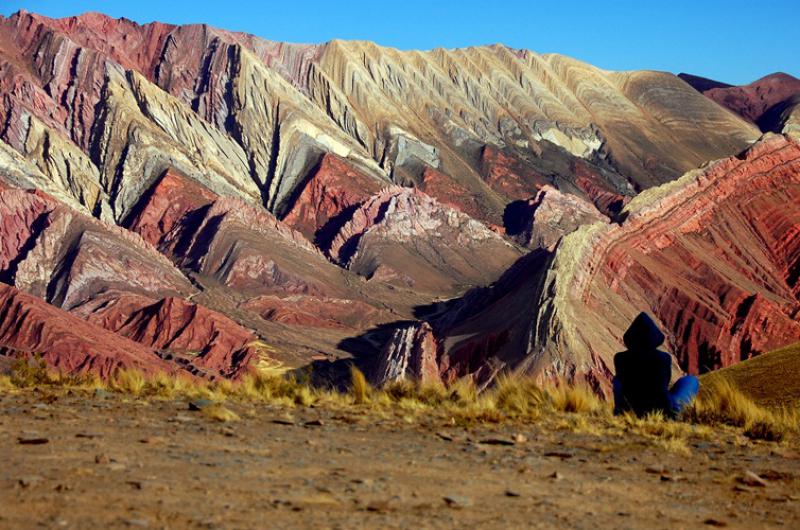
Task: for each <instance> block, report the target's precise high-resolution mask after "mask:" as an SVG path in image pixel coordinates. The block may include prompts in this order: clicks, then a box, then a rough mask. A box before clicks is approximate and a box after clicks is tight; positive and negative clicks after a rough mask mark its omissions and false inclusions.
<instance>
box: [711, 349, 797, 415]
mask: <svg viewBox="0 0 800 530" xmlns="http://www.w3.org/2000/svg"><path fill="white" fill-rule="evenodd" d="M720 377H721V378H724V379H727V380H729V381H731V382H733V383H734V384H735V385H736V386H737V387H739V388H740V389H741V390H742V391H744V392H746V393H747V394H748V395H750V396H751V397H752V398H753V399H755V400H756V401H757V402H758V403H759V404H762V405H767V406H797V405H800V343H796V344H792V345H791V346H787V347H785V348H781V349H780V350H776V351H773V352H770V353H765V354H763V355H759V356H758V357H754V358H753V359H750V360H748V361H744V362H741V363H739V364H736V365H733V366H729V367H728V368H723V369H722V370H717V371H716V372H711V373H709V374H706V375H705V376H703V378H702V380H703V381H711V380H713V379H715V378H720Z"/></svg>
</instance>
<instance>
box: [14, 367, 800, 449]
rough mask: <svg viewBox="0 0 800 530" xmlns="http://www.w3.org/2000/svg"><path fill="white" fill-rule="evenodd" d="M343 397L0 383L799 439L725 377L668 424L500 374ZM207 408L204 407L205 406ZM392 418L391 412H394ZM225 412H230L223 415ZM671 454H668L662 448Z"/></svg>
mask: <svg viewBox="0 0 800 530" xmlns="http://www.w3.org/2000/svg"><path fill="white" fill-rule="evenodd" d="M350 377H351V380H350V385H349V388H348V389H347V391H346V392H339V391H336V390H331V389H324V388H315V387H313V386H312V385H311V384H310V383H309V378H308V377H307V376H306V375H305V374H303V373H299V374H298V373H296V372H295V373H292V374H286V373H280V372H279V371H278V370H274V371H273V370H264V371H255V372H254V373H252V374H248V375H246V376H245V377H243V378H242V379H241V380H239V381H228V380H220V381H215V382H208V381H204V380H201V379H197V378H191V377H187V376H183V377H176V376H174V375H169V374H163V373H162V374H156V375H145V374H143V373H141V372H138V371H135V370H120V371H118V372H117V373H115V374H114V376H113V377H112V378H111V379H110V381H108V382H107V383H103V382H101V381H99V380H98V379H97V378H96V377H90V376H85V377H84V376H80V377H68V376H63V375H60V374H52V373H50V372H48V371H47V370H46V369H45V368H44V366H43V364H42V363H40V362H39V361H37V360H33V361H25V362H18V363H15V365H14V368H13V371H12V373H11V375H10V376H2V377H0V391H12V390H13V389H16V388H27V387H32V386H33V387H35V386H57V387H63V388H76V389H94V388H100V387H104V388H107V389H109V390H112V391H115V392H118V393H121V394H125V395H129V396H133V397H136V398H144V399H147V398H152V399H194V398H198V397H204V398H207V399H210V400H212V401H214V402H218V403H222V402H225V401H227V400H231V401H238V402H246V403H253V402H263V403H269V404H271V405H276V406H284V407H295V406H302V407H308V406H323V407H327V408H331V409H343V410H347V409H350V408H352V407H354V406H357V407H358V408H359V410H361V411H363V412H364V413H368V412H369V413H375V414H379V415H384V414H392V413H400V414H403V415H405V417H407V418H410V421H414V418H426V417H432V416H433V417H439V418H441V419H444V420H446V421H448V422H449V423H451V424H454V425H465V426H466V425H471V424H475V423H499V422H504V421H514V422H523V423H524V422H537V421H548V422H549V423H548V425H551V426H552V427H553V428H558V429H569V430H571V431H575V432H582V433H586V434H592V435H598V436H600V435H608V434H610V433H611V434H613V433H616V434H625V433H629V434H637V435H640V436H643V437H645V438H649V439H652V440H654V441H659V443H660V444H663V445H664V447H666V448H668V449H670V450H676V451H684V450H687V449H686V443H685V442H686V440H687V439H689V438H691V437H700V438H708V437H709V436H710V432H711V427H717V426H731V427H734V428H738V429H741V432H742V433H744V434H745V435H747V436H748V437H750V438H752V439H760V440H769V441H781V440H785V439H786V438H787V437H788V436H791V435H796V434H797V433H798V430H800V428H798V413H797V412H796V411H789V410H788V409H767V408H765V407H762V406H760V405H758V404H757V403H755V402H754V401H753V400H752V399H750V398H749V397H748V396H747V395H745V394H744V393H742V392H741V391H739V390H738V389H737V388H736V387H735V386H734V385H733V384H732V383H731V382H729V381H728V380H726V379H722V378H717V379H709V380H704V382H703V384H702V385H701V387H702V388H701V393H700V396H699V397H698V399H697V400H696V401H695V402H694V403H693V404H692V405H691V406H690V407H689V408H688V410H687V411H686V412H685V413H684V415H683V416H682V417H681V419H680V420H681V421H671V420H669V419H666V418H664V417H663V416H662V415H660V414H655V415H650V416H648V417H645V418H637V417H635V416H632V415H624V416H616V417H615V416H613V415H612V414H611V404H610V403H608V402H606V401H603V400H602V399H601V398H599V397H598V396H597V395H596V394H594V393H593V392H592V391H591V390H590V389H589V388H588V387H586V386H581V385H573V384H569V383H568V382H566V381H557V382H554V383H552V384H547V385H540V384H537V382H536V381H535V380H533V379H530V378H526V377H515V376H508V375H505V376H501V377H500V378H499V379H498V380H497V382H496V384H495V385H494V386H493V387H491V388H490V389H488V390H486V391H484V392H481V393H479V392H478V391H477V388H476V386H475V384H474V383H473V381H472V380H471V379H469V378H464V379H461V380H458V381H455V382H453V383H452V384H450V385H447V386H445V385H442V384H420V383H417V382H411V381H398V382H393V383H390V384H387V385H386V386H384V387H383V388H380V389H376V388H372V387H371V386H370V385H369V383H368V382H367V379H366V377H365V376H364V374H363V373H362V372H361V371H360V370H358V369H357V368H355V367H352V368H351V371H350ZM210 408H211V407H210ZM393 411H394V412H393ZM229 413H230V414H229ZM205 414H208V415H209V417H210V418H212V419H214V420H217V421H236V419H238V416H236V415H235V413H233V412H232V411H230V410H228V409H226V408H225V407H223V406H222V405H220V406H219V407H216V406H215V407H213V408H211V410H210V411H208V412H206V413H205ZM667 446H669V447H667Z"/></svg>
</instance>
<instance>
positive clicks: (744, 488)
mask: <svg viewBox="0 0 800 530" xmlns="http://www.w3.org/2000/svg"><path fill="white" fill-rule="evenodd" d="M733 491H741V492H742V493H750V492H752V491H753V489H752V488H748V487H747V486H742V485H741V484H737V485H735V486H734V487H733Z"/></svg>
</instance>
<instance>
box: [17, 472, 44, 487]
mask: <svg viewBox="0 0 800 530" xmlns="http://www.w3.org/2000/svg"><path fill="white" fill-rule="evenodd" d="M41 481H42V477H40V476H39V475H26V476H24V477H20V479H19V485H20V486H22V487H23V488H30V487H31V486H35V485H37V484H39V483H40V482H41Z"/></svg>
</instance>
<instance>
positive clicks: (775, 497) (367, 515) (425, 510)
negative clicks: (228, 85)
mask: <svg viewBox="0 0 800 530" xmlns="http://www.w3.org/2000/svg"><path fill="white" fill-rule="evenodd" d="M229 408H230V409H232V410H234V411H235V412H236V413H237V414H238V415H239V416H241V417H242V420H241V421H236V422H228V423H219V422H216V421H214V420H212V419H210V418H208V417H207V416H206V415H204V414H202V413H200V412H196V411H190V410H189V407H188V404H187V402H186V401H158V400H154V401H149V402H146V401H142V400H138V401H137V400H128V399H127V398H124V397H122V396H119V395H116V394H109V393H105V392H98V395H94V396H93V395H91V394H89V395H88V396H87V395H83V394H80V393H76V394H72V395H69V394H62V395H50V394H46V393H39V392H36V391H30V390H26V391H20V392H14V393H8V394H0V454H2V455H3V456H2V465H0V507H2V508H0V528H3V529H5V528H8V529H25V528H77V529H93V528H210V529H213V528H220V529H222V528H224V529H234V528H298V527H300V528H302V527H309V528H469V527H473V528H521V527H531V528H591V529H596V528H699V527H704V526H706V525H709V526H712V527H713V526H726V527H729V528H773V527H774V528H800V453H798V450H797V448H796V447H793V446H792V445H789V444H776V443H769V442H753V441H750V440H747V439H746V438H744V437H743V436H741V434H740V433H738V432H736V431H734V430H726V429H722V430H718V431H716V430H715V431H714V435H713V436H704V437H697V438H696V439H695V438H692V437H690V438H689V439H688V440H687V441H686V442H687V443H686V445H685V446H683V447H682V448H677V449H676V448H672V449H670V448H665V447H664V446H662V445H661V444H659V443H658V441H657V440H653V439H648V438H644V437H642V436H639V435H635V434H629V435H627V436H609V435H608V434H604V433H603V431H601V430H598V431H594V432H593V431H592V429H591V425H588V426H587V425H584V427H583V428H576V425H579V424H580V422H571V421H570V420H569V418H568V416H569V415H566V414H565V415H563V417H562V418H561V419H559V418H550V419H547V420H543V421H541V422H539V423H536V424H527V425H520V424H516V425H513V424H512V425H505V424H504V425H477V426H474V427H469V428H465V427H455V426H453V425H452V424H451V423H450V422H449V421H447V419H446V418H424V417H422V418H420V417H417V418H415V419H413V420H411V419H410V418H408V417H404V416H403V413H402V412H399V411H398V412H396V413H389V414H386V413H385V414H382V415H379V414H377V413H375V412H368V411H365V412H358V411H346V412H342V411H335V410H328V409H323V408H302V407H298V408H295V409H287V408H277V407H274V406H267V405H250V404H241V403H233V404H230V405H229ZM748 472H753V473H755V474H757V475H759V476H760V477H761V479H763V482H762V483H759V480H757V479H754V478H753V477H752V476H749V478H748V474H747V473H748Z"/></svg>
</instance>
